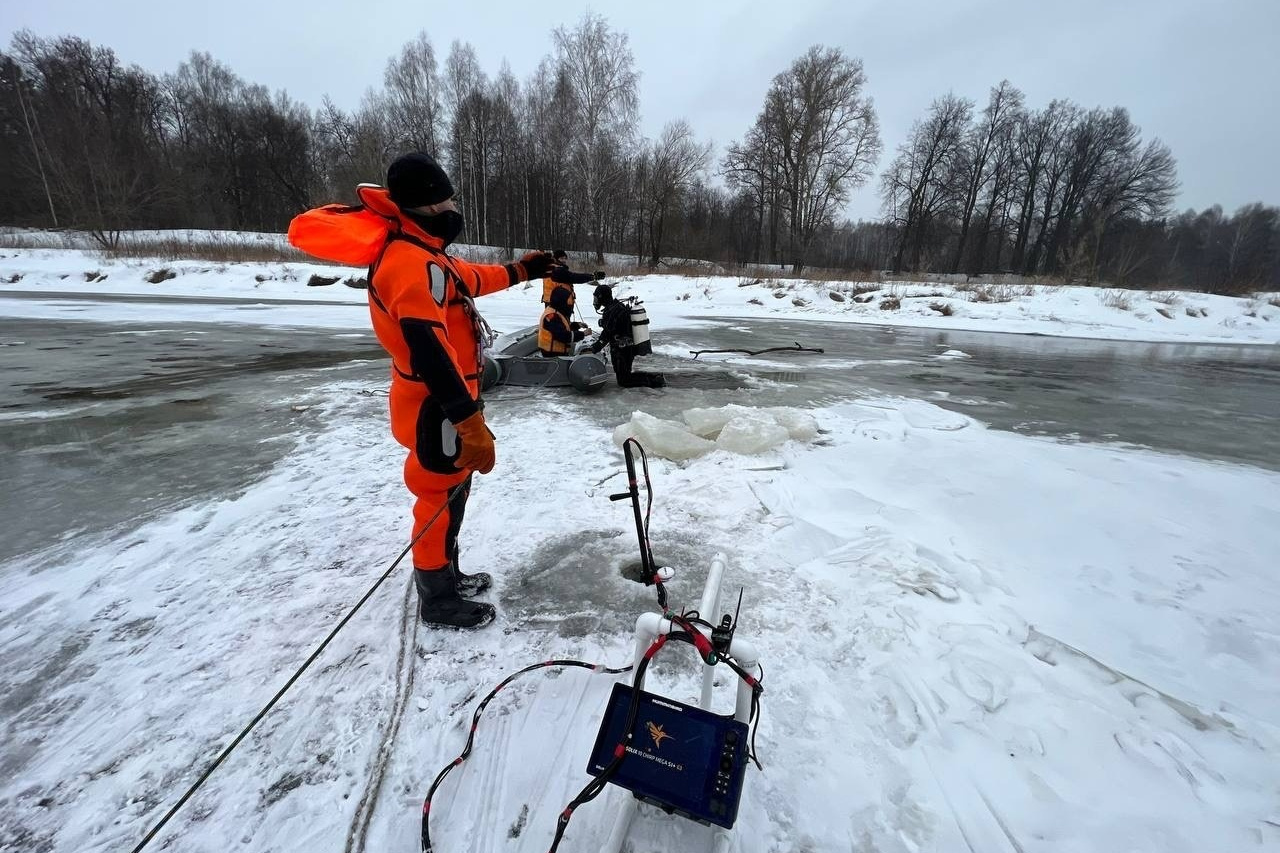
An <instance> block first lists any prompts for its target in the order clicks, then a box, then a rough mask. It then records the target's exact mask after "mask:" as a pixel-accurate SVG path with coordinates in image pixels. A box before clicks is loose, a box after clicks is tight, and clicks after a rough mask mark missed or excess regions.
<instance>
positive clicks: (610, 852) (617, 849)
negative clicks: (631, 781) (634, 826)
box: [600, 788, 639, 853]
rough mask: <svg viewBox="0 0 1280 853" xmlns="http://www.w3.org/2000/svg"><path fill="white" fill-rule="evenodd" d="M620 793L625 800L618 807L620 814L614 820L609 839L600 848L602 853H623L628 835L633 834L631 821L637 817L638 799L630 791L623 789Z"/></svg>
mask: <svg viewBox="0 0 1280 853" xmlns="http://www.w3.org/2000/svg"><path fill="white" fill-rule="evenodd" d="M618 791H619V793H621V794H622V795H623V797H625V799H624V800H623V802H622V805H621V806H619V807H618V814H617V815H616V816H615V817H614V819H613V829H611V830H609V838H608V840H606V841H605V843H604V846H603V847H601V848H600V851H601V853H622V845H623V844H624V843H625V842H626V840H627V834H628V833H629V832H631V820H632V818H634V817H635V816H636V807H637V805H638V804H639V803H638V801H637V800H636V798H635V797H633V796H632V795H631V792H630V791H625V790H623V789H621V788H619V789H618Z"/></svg>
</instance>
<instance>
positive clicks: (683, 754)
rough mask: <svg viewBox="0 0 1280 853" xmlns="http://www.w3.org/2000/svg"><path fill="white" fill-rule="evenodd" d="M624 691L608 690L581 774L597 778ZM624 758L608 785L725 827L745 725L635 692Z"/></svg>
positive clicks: (622, 720)
mask: <svg viewBox="0 0 1280 853" xmlns="http://www.w3.org/2000/svg"><path fill="white" fill-rule="evenodd" d="M631 695H632V688H631V687H630V686H629V685H626V684H615V685H614V688H613V694H612V695H611V696H610V697H609V707H608V709H607V711H606V712H605V718H604V721H603V722H602V723H601V726H600V732H599V734H598V735H597V736H596V744H595V748H594V749H593V750H592V751H591V761H590V763H589V764H588V765H587V772H588V773H590V774H591V775H593V776H598V775H600V773H602V772H603V771H604V769H605V767H607V766H608V765H609V763H610V762H611V761H612V760H613V755H614V751H615V750H616V749H617V745H618V743H619V741H621V740H622V729H623V726H624V725H626V718H627V709H628V707H629V706H630V703H631ZM631 735H632V736H631V742H630V744H628V746H627V757H626V759H624V760H623V762H622V765H621V766H620V767H619V768H618V771H617V773H616V774H615V775H614V776H612V777H611V778H610V780H609V781H610V782H612V783H613V784H615V785H618V786H620V787H623V788H626V789H628V790H630V791H632V792H634V793H635V794H636V795H637V796H638V797H640V798H641V799H642V800H646V801H648V802H652V803H655V804H657V805H660V806H666V807H670V808H673V809H674V810H675V811H677V812H678V813H680V814H682V815H684V816H685V817H689V818H692V819H694V820H697V821H700V822H703V823H714V824H717V825H719V826H723V827H726V828H728V827H732V826H733V822H734V821H735V820H736V819H737V814H738V799H739V797H740V796H741V794H742V777H743V775H744V773H745V771H746V763H747V726H746V724H745V723H742V722H739V721H738V720H735V719H734V718H733V717H725V716H720V715H719V714H713V713H711V712H710V711H704V710H702V709H701V708H696V707H693V706H690V705H685V704H683V703H680V702H676V701H673V700H671V699H667V698H665V697H662V696H655V695H653V694H652V693H646V692H644V691H641V693H640V703H639V711H638V713H637V715H636V722H635V725H634V727H633V728H632V730H631Z"/></svg>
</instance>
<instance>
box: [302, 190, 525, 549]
mask: <svg viewBox="0 0 1280 853" xmlns="http://www.w3.org/2000/svg"><path fill="white" fill-rule="evenodd" d="M357 192H358V195H359V197H360V201H361V203H362V205H363V207H359V208H344V207H342V206H339V205H330V206H328V207H324V208H318V209H316V210H312V211H308V212H307V213H304V214H302V215H301V216H299V217H298V218H297V219H295V220H294V224H293V226H291V227H290V241H291V242H293V243H294V245H296V246H298V247H299V248H301V249H303V250H304V251H308V252H310V253H312V254H317V255H319V256H321V257H328V258H330V259H338V260H341V259H342V258H341V257H338V255H340V254H341V252H344V251H345V252H347V255H346V257H348V258H356V257H360V258H367V262H368V263H369V279H368V280H369V289H368V296H369V316H370V318H371V319H372V321H373V330H374V333H375V334H376V335H377V336H378V341H379V342H380V343H381V344H382V346H383V348H384V349H386V351H387V353H388V354H389V355H390V356H391V392H390V409H391V432H392V435H394V436H395V439H396V441H398V442H399V443H400V444H401V445H403V446H404V447H405V448H407V449H408V450H409V453H408V456H407V457H406V458H405V463H404V481H405V484H406V485H407V486H408V487H409V491H411V492H412V493H413V494H414V495H415V497H416V498H417V500H416V501H415V503H414V507H413V516H414V532H415V534H416V533H417V532H418V531H420V530H422V528H423V527H424V526H425V525H426V524H427V523H428V522H430V521H431V519H432V518H433V517H435V515H436V513H437V512H438V511H439V512H441V515H440V517H439V518H438V519H437V520H436V521H435V523H434V524H432V525H431V528H430V530H428V531H427V532H426V533H425V534H424V535H423V536H422V537H421V538H420V539H418V540H417V542H416V543H415V544H414V546H413V564H414V566H416V567H417V568H420V569H437V568H440V567H443V566H445V565H446V564H448V563H449V562H451V561H452V560H455V559H456V558H457V535H458V528H459V526H460V525H461V522H462V514H463V510H464V509H465V505H466V498H467V493H468V492H469V484H468V485H464V486H463V487H462V488H461V489H460V490H459V492H458V493H457V494H456V495H455V496H454V499H453V500H452V501H450V502H449V505H448V507H447V508H445V509H444V510H443V511H441V507H442V506H444V504H445V502H446V500H447V497H448V494H449V491H450V490H451V489H452V488H453V487H454V486H457V485H459V484H461V483H463V482H464V481H466V480H468V478H469V476H470V473H471V472H470V471H467V470H459V469H458V468H456V467H455V466H454V464H453V463H454V460H456V459H457V458H458V455H459V453H460V452H461V450H462V447H461V442H460V440H459V436H458V432H457V431H456V430H455V429H454V424H458V423H460V422H462V421H463V420H466V419H467V418H468V417H470V416H471V415H474V414H475V413H476V412H478V411H480V408H481V403H480V401H479V392H480V370H481V365H482V360H481V346H482V340H483V332H482V330H483V329H484V326H483V320H482V319H481V318H480V315H479V314H478V313H477V311H476V308H475V304H474V303H473V302H472V299H473V298H474V297H477V296H485V295H488V294H490V293H496V292H497V291H500V290H505V289H506V288H508V287H510V286H511V285H513V284H515V283H517V282H519V281H525V280H527V279H528V278H529V276H528V275H527V274H526V271H525V268H524V266H523V265H522V264H520V263H510V264H503V265H496V264H494V265H481V264H472V263H468V262H467V261H464V260H461V259H458V258H454V257H451V256H449V255H448V254H446V253H445V251H444V246H443V243H442V241H441V240H440V239H439V238H437V237H433V236H431V235H429V234H427V233H426V232H425V231H423V230H422V229H421V228H420V227H419V226H418V225H417V224H415V223H414V221H413V219H412V218H411V217H409V216H408V215H406V214H404V213H403V212H402V211H401V210H400V208H399V207H398V206H397V205H396V204H395V203H394V202H393V201H392V200H391V198H390V195H389V194H388V192H387V190H385V189H383V188H382V187H375V186H369V185H363V186H361V187H360V188H359V189H358V191H357ZM344 215H345V216H346V217H347V219H346V223H345V224H344ZM307 217H311V219H310V220H309V221H306V222H303V220H306V218H307ZM379 220H380V221H381V222H382V223H384V224H385V225H384V226H383V227H384V231H383V232H382V233H381V234H379V233H378V227H379V226H378V224H377V223H378V221H379ZM300 222H302V224H303V227H300V226H299V223H300ZM371 222H372V223H373V224H371ZM295 232H297V233H296V234H295ZM308 234H309V235H311V237H310V239H308V236H307V235H308ZM344 240H347V241H349V246H344V245H343V241H344ZM335 247H336V250H335ZM361 252H363V253H364V254H361ZM346 262H348V263H351V262H353V261H352V260H347V261H346Z"/></svg>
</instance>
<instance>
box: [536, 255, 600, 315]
mask: <svg viewBox="0 0 1280 853" xmlns="http://www.w3.org/2000/svg"><path fill="white" fill-rule="evenodd" d="M601 276H602V273H589V272H572V271H570V269H569V267H568V266H566V265H565V264H563V263H557V264H555V265H554V266H552V267H551V269H550V270H548V272H547V277H546V278H544V279H543V280H542V304H543V305H550V304H551V294H552V293H554V292H555V289H556V288H557V287H559V286H560V285H562V284H563V285H568V286H569V287H570V288H572V287H573V285H575V284H586V283H587V282H589V281H596V280H597V279H599V278H600V277H601Z"/></svg>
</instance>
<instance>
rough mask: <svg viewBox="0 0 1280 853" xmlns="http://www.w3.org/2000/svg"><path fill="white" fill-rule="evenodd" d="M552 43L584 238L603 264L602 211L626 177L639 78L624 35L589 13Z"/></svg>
mask: <svg viewBox="0 0 1280 853" xmlns="http://www.w3.org/2000/svg"><path fill="white" fill-rule="evenodd" d="M551 38H552V42H553V43H554V45H555V71H556V76H557V86H558V87H559V88H562V89H563V91H564V93H565V95H567V104H566V106H567V107H568V114H567V115H565V116H563V118H564V119H565V120H567V121H568V123H569V124H570V125H571V127H572V128H573V133H572V136H570V138H569V146H570V151H571V152H572V154H571V160H570V162H571V164H572V168H573V173H574V178H575V179H576V181H577V183H578V185H579V186H580V188H581V197H582V199H583V201H584V203H585V210H584V220H585V222H586V225H587V229H588V237H589V239H590V240H591V242H592V243H593V244H594V245H593V248H594V249H595V250H596V258H597V260H598V261H600V262H603V261H604V239H605V234H604V231H605V222H604V210H605V207H606V206H607V199H608V197H609V195H610V194H611V193H613V192H614V191H615V190H616V189H617V187H618V184H619V183H620V180H621V178H622V177H623V176H624V174H625V165H626V153H627V149H628V148H629V147H630V146H631V145H632V143H633V139H634V136H635V131H636V125H637V122H638V120H639V119H638V110H639V97H638V95H637V94H636V86H637V84H638V82H639V79H640V74H639V72H637V71H636V70H635V60H634V59H633V57H632V55H631V47H630V45H629V44H628V40H627V36H626V34H625V33H619V32H614V31H613V30H611V29H610V28H609V24H608V23H607V22H606V21H605V19H604V18H602V17H600V16H599V15H595V14H593V13H591V12H588V13H586V14H585V15H583V17H582V20H581V21H579V23H578V25H577V26H576V27H574V28H573V29H572V30H569V29H565V28H564V27H557V28H556V29H555V30H554V31H552V34H551Z"/></svg>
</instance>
